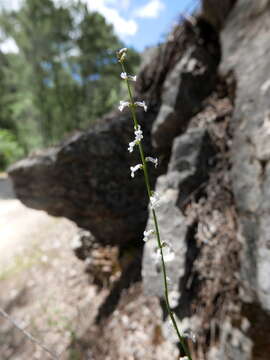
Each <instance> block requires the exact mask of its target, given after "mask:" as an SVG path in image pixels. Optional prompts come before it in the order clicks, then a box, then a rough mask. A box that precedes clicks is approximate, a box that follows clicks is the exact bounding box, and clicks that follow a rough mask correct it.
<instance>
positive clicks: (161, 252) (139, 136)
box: [117, 48, 194, 360]
mask: <svg viewBox="0 0 270 360" xmlns="http://www.w3.org/2000/svg"><path fill="white" fill-rule="evenodd" d="M126 57H127V48H123V49H121V50H119V51H118V52H117V58H118V61H119V63H120V65H121V68H122V72H121V74H120V77H121V79H123V80H124V81H125V82H126V85H127V89H128V94H129V101H120V105H119V110H120V111H123V110H124V108H125V107H129V109H130V111H131V116H132V119H133V126H134V135H135V138H134V140H133V141H131V142H130V143H129V146H128V151H129V152H133V150H134V148H136V147H137V148H138V150H139V153H140V158H141V163H140V164H137V165H135V166H131V167H130V171H131V177H132V178H134V177H135V173H136V172H137V171H138V170H142V171H143V175H144V180H145V185H146V191H147V195H148V198H149V202H150V208H151V212H152V216H153V220H154V227H155V228H154V229H149V230H147V231H144V234H143V235H144V238H143V240H144V241H148V240H149V239H150V238H151V236H152V235H155V236H156V240H157V246H158V247H157V257H158V261H161V268H162V274H163V284H164V295H165V302H166V307H167V311H168V314H169V316H170V319H171V321H172V324H173V327H174V329H175V331H176V334H177V337H178V339H179V342H180V344H181V346H182V349H183V351H184V353H185V356H184V357H181V358H180V359H179V360H192V358H191V355H190V352H189V349H188V347H187V345H186V341H185V338H190V339H191V340H192V341H194V335H193V334H191V335H187V334H186V333H183V334H181V333H180V331H179V329H178V326H177V322H176V320H175V315H174V313H173V311H172V310H171V306H170V300H169V292H168V282H169V279H168V277H167V271H166V262H167V261H171V260H172V259H173V258H174V253H173V249H171V248H170V247H169V246H168V244H167V243H166V242H162V241H161V238H160V232H159V227H158V219H157V215H156V208H157V207H158V206H159V195H158V194H157V193H156V192H155V191H153V190H152V189H151V187H150V182H149V174H148V164H147V163H148V162H151V163H153V164H154V166H155V167H157V166H158V159H156V158H153V157H151V156H148V157H145V155H144V150H143V146H142V140H143V131H142V129H141V126H140V124H139V123H138V120H137V116H136V111H135V110H136V108H137V107H142V108H143V109H144V111H145V112H146V111H147V105H146V104H145V101H134V98H133V94H132V89H131V86H130V82H131V81H136V80H137V76H136V75H135V76H133V75H129V74H127V72H126V68H125V61H126Z"/></svg>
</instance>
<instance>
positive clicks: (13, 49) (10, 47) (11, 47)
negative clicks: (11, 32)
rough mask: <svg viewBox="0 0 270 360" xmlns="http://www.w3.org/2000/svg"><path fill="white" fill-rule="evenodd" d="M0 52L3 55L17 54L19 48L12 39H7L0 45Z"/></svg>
mask: <svg viewBox="0 0 270 360" xmlns="http://www.w3.org/2000/svg"><path fill="white" fill-rule="evenodd" d="M0 50H1V51H2V52H3V53H5V54H6V53H15V54H17V53H18V52H19V48H18V46H17V44H16V42H15V41H14V40H13V39H12V38H8V39H6V40H4V41H3V42H1V43H0Z"/></svg>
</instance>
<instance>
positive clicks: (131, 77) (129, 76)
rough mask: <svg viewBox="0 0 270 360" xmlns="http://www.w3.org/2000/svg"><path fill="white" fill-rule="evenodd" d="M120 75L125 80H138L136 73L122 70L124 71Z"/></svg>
mask: <svg viewBox="0 0 270 360" xmlns="http://www.w3.org/2000/svg"><path fill="white" fill-rule="evenodd" d="M120 77H121V78H122V79H124V80H131V81H136V80H137V76H136V75H134V76H132V75H128V74H127V73H126V72H122V73H121V74H120Z"/></svg>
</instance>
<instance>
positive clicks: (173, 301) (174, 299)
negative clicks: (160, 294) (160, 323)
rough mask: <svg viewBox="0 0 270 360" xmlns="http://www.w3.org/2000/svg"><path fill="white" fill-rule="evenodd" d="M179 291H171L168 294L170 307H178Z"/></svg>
mask: <svg viewBox="0 0 270 360" xmlns="http://www.w3.org/2000/svg"><path fill="white" fill-rule="evenodd" d="M179 297H180V294H179V291H177V290H172V291H170V292H169V303H170V306H171V307H173V308H174V307H176V306H177V305H178V301H179Z"/></svg>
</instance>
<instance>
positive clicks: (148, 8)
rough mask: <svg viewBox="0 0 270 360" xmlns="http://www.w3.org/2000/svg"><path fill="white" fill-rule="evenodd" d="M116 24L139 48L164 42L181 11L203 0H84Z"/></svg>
mask: <svg viewBox="0 0 270 360" xmlns="http://www.w3.org/2000/svg"><path fill="white" fill-rule="evenodd" d="M84 1H85V2H86V3H88V5H89V8H90V9H91V8H92V9H93V10H96V11H99V12H101V13H102V14H103V15H104V16H105V17H106V19H107V21H109V22H111V23H112V24H113V25H114V28H115V31H116V33H117V34H118V36H119V37H120V38H121V39H122V40H123V41H124V42H125V43H126V44H127V45H129V46H130V45H131V46H134V47H135V48H136V49H137V50H143V49H144V48H145V47H146V46H151V45H155V44H157V43H158V42H160V41H162V39H163V38H164V35H165V34H167V33H168V32H169V31H170V30H171V28H172V25H173V24H174V22H176V21H177V19H178V16H179V14H180V13H189V12H191V10H192V9H194V7H195V6H196V4H198V3H199V0H94V1H93V0H84Z"/></svg>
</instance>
